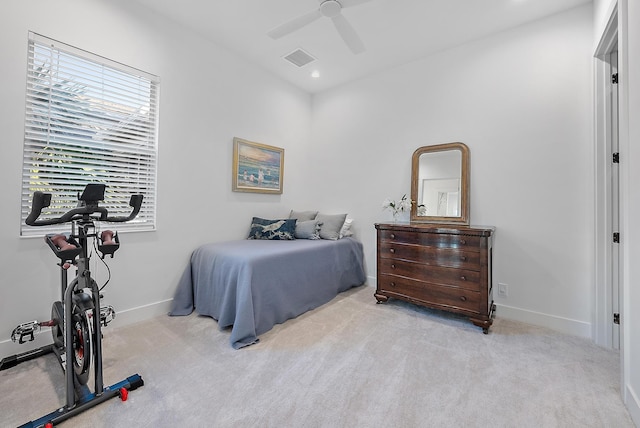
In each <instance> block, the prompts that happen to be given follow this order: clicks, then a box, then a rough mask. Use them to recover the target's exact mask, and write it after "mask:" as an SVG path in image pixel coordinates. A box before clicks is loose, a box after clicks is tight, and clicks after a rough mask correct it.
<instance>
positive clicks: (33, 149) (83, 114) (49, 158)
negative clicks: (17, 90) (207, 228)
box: [20, 33, 159, 236]
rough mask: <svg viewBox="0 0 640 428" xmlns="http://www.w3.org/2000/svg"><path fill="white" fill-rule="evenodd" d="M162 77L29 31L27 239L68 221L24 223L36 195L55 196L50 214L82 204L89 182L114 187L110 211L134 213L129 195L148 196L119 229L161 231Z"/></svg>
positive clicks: (110, 189) (24, 197)
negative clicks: (158, 180)
mask: <svg viewBox="0 0 640 428" xmlns="http://www.w3.org/2000/svg"><path fill="white" fill-rule="evenodd" d="M158 86H159V79H158V78H157V77H156V76H153V75H150V74H148V73H145V72H142V71H140V70H136V69H133V68H131V67H127V66H125V65H122V64H119V63H116V62H114V61H111V60H108V59H106V58H102V57H99V56H97V55H94V54H91V53H89V52H86V51H82V50H80V49H77V48H74V47H72V46H68V45H65V44H63V43H60V42H57V41H54V40H51V39H48V38H46V37H43V36H40V35H38V34H35V33H29V52H28V67H27V90H26V114H25V137H24V159H23V169H22V171H23V173H22V215H21V228H20V232H21V233H20V234H21V236H42V235H43V234H45V233H48V232H49V231H59V230H60V226H59V225H58V226H51V227H49V226H43V227H31V226H27V225H26V224H25V223H24V220H25V218H26V217H27V216H28V214H29V211H30V209H31V198H32V195H33V192H35V191H36V190H40V191H42V192H45V193H51V194H52V199H51V206H49V207H47V208H45V209H43V212H42V216H43V218H44V217H56V216H60V215H62V214H63V213H64V212H66V211H68V210H69V209H71V208H73V207H75V206H76V205H77V195H78V192H81V191H82V189H83V188H84V186H85V185H86V184H87V183H104V184H106V186H107V190H106V192H105V201H104V206H105V207H107V208H108V209H109V215H110V216H111V215H114V216H115V215H118V216H119V215H128V213H129V212H131V208H130V207H129V197H130V196H131V195H132V194H135V193H141V194H143V195H144V201H143V204H142V208H141V210H140V214H139V215H138V216H137V217H136V218H135V219H134V220H132V221H131V222H128V223H121V224H119V225H118V230H154V229H155V211H156V209H155V206H156V167H157V104H158Z"/></svg>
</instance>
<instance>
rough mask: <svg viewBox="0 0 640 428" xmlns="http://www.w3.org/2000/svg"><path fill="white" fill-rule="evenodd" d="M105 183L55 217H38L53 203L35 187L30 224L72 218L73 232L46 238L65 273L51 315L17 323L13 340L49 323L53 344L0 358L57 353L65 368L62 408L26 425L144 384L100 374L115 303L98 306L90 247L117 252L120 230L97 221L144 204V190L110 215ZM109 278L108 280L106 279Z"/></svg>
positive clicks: (11, 360)
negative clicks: (71, 272)
mask: <svg viewBox="0 0 640 428" xmlns="http://www.w3.org/2000/svg"><path fill="white" fill-rule="evenodd" d="M104 192H105V185H104V184H88V185H87V186H86V187H85V188H84V190H83V192H82V194H81V195H80V194H79V195H78V204H77V207H76V208H72V209H71V210H69V211H68V212H66V213H65V214H63V215H62V216H60V217H56V218H49V219H38V218H39V217H40V215H41V213H42V209H43V208H46V207H48V206H49V205H50V204H51V194H50V193H42V192H39V191H37V192H34V194H33V202H32V207H31V212H30V213H29V215H28V217H27V218H26V220H25V222H26V223H27V224H28V225H30V226H47V225H54V224H64V223H71V233H70V234H69V235H65V234H48V235H46V236H45V242H46V243H47V245H48V246H49V247H50V248H51V250H52V251H53V253H54V254H55V256H56V257H57V258H58V259H59V263H58V266H60V274H61V298H60V301H56V302H54V303H53V306H52V308H51V319H50V320H48V321H43V322H38V321H30V322H26V323H23V324H20V325H19V326H17V327H16V328H15V329H14V330H13V332H12V334H11V340H12V341H14V342H16V341H17V342H18V343H21V344H22V343H25V342H27V341H32V340H34V333H36V332H37V331H39V330H40V328H41V327H51V333H52V336H53V343H52V344H50V345H47V346H43V347H41V348H38V349H35V350H33V351H28V352H24V353H22V354H17V355H13V356H10V357H6V358H4V359H2V361H0V370H5V369H8V368H11V367H14V366H16V365H18V364H20V363H22V362H25V361H28V360H31V359H34V358H37V357H40V356H42V355H46V354H49V353H54V354H55V355H56V357H57V359H58V362H59V363H60V365H61V366H62V370H63V371H64V373H65V381H66V388H65V392H66V404H65V406H64V407H61V408H59V409H56V410H54V411H53V412H51V413H49V414H47V415H44V416H42V417H41V418H39V419H37V420H35V421H31V422H28V423H26V424H24V425H22V426H23V427H45V428H51V427H53V426H54V424H57V423H59V422H62V421H64V420H67V419H69V418H71V417H73V416H75V415H77V414H79V413H81V412H83V411H85V410H87V409H89V408H91V407H94V406H96V405H98V404H100V403H103V402H104V401H106V400H109V399H111V398H114V397H120V399H121V400H122V401H125V400H127V397H128V393H129V391H133V390H135V389H137V388H139V387H141V386H143V385H144V381H143V380H142V377H140V375H138V374H134V375H132V376H129V377H128V378H126V379H125V380H122V381H120V382H118V383H115V384H113V385H111V386H107V387H105V386H104V384H103V373H102V331H101V328H102V327H106V326H107V324H109V323H110V322H111V321H112V320H113V319H114V318H115V315H116V314H115V310H114V309H113V307H112V306H105V307H101V306H100V298H101V295H100V292H101V290H102V289H103V288H104V286H105V285H106V283H105V284H104V285H103V286H102V288H99V287H98V284H97V283H96V281H95V280H94V279H93V278H92V276H91V271H90V270H89V262H90V248H89V244H90V243H91V241H92V240H93V242H94V245H95V244H97V251H98V252H99V253H101V258H102V259H103V260H104V258H105V257H106V256H110V257H113V256H114V253H115V252H116V251H117V250H118V248H119V247H120V239H119V237H118V234H117V233H116V232H113V231H110V230H104V231H102V232H101V233H98V230H97V228H96V222H98V221H104V222H111V223H117V222H126V221H130V220H132V219H133V218H135V217H136V216H137V215H138V213H139V211H140V207H141V205H142V198H143V196H142V195H132V196H131V199H130V201H129V206H131V207H132V211H131V213H130V214H129V215H128V216H116V217H113V216H109V212H108V211H107V209H106V208H104V207H101V206H99V202H100V201H102V200H104ZM71 266H75V267H76V270H77V275H76V277H75V278H74V279H73V280H72V281H71V282H70V283H69V282H68V275H67V271H68V269H69V268H70V267H71ZM107 282H108V281H107ZM92 362H93V367H94V369H93V373H94V389H93V393H92V392H91V391H90V389H89V387H88V386H87V384H88V381H89V378H90V372H91V369H90V368H91V364H92Z"/></svg>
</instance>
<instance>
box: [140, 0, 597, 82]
mask: <svg viewBox="0 0 640 428" xmlns="http://www.w3.org/2000/svg"><path fill="white" fill-rule="evenodd" d="M133 1H135V2H138V3H140V4H143V5H144V6H146V7H148V8H150V9H153V10H155V11H156V12H158V13H160V14H162V15H166V16H168V17H170V18H171V19H173V20H175V21H177V22H179V23H181V24H183V25H186V26H188V27H189V28H191V29H193V30H194V31H196V32H198V33H200V34H202V35H204V36H205V37H207V38H208V39H210V40H211V41H213V42H215V43H216V44H217V45H219V46H222V47H223V48H225V49H227V50H229V51H232V52H235V53H236V54H238V55H240V56H242V57H244V58H246V59H248V60H249V61H251V62H253V63H255V64H258V65H260V66H262V67H263V68H265V69H267V70H270V71H271V72H272V73H274V74H276V75H278V76H280V77H281V78H283V79H285V80H287V81H289V82H291V83H292V84H294V85H296V86H298V87H299V88H301V89H303V90H305V91H307V92H309V93H316V92H319V91H323V90H326V89H328V88H331V87H334V86H337V85H340V84H342V83H345V82H348V81H351V80H355V79H358V78H361V77H363V76H366V75H368V74H372V73H375V72H378V71H381V70H384V69H387V68H391V67H394V66H397V65H400V64H404V63H407V62H410V61H413V60H416V59H419V58H422V57H425V56H427V55H429V54H431V53H434V52H437V51H439V50H442V49H446V48H449V47H453V46H456V45H460V44H462V43H465V42H468V41H471V40H474V39H477V38H480V37H484V36H487V35H489V34H492V33H495V32H498V31H502V30H505V29H508V28H512V27H516V26H518V25H522V24H524V23H527V22H531V21H534V20H537V19H540V18H543V17H545V16H549V15H552V14H555V13H558V12H561V11H564V10H567V9H570V8H573V7H576V6H579V5H582V4H587V3H591V2H592V0H371V1H370V2H367V3H364V4H360V5H357V6H353V7H350V8H346V9H343V10H342V14H343V16H344V17H345V18H346V19H347V20H348V21H349V22H350V23H351V25H352V26H353V27H354V28H355V30H356V32H357V33H358V35H359V36H360V38H361V39H362V41H363V42H364V45H365V48H366V51H365V52H364V53H361V54H358V55H354V54H353V53H351V51H349V49H348V48H347V47H346V45H345V44H344V42H343V41H342V39H341V38H340V36H339V35H338V33H337V31H336V29H335V28H334V26H333V23H332V22H331V20H330V19H328V18H325V17H322V18H320V19H318V20H317V21H315V22H313V23H311V24H310V25H308V26H306V27H304V28H303V29H300V30H298V31H296V32H294V33H291V34H289V35H287V36H284V37H282V38H280V39H278V40H274V39H272V38H270V37H269V36H267V32H268V31H269V30H272V29H273V28H275V27H277V26H279V25H281V24H283V23H285V22H287V21H289V20H291V19H293V18H296V17H298V16H300V15H303V14H305V13H307V12H310V11H312V10H314V9H317V8H318V7H319V4H320V3H321V2H322V1H323V0H180V1H176V0H133ZM338 1H339V0H338ZM298 48H301V49H303V50H305V51H306V52H308V53H309V54H311V55H312V56H313V57H315V58H316V60H315V61H313V62H311V63H310V64H308V65H306V66H304V67H301V68H299V67H297V66H295V65H293V64H291V63H289V62H288V61H285V60H284V59H283V57H284V56H285V55H287V54H289V53H291V52H292V51H294V50H296V49H298ZM313 70H318V71H319V72H320V74H321V76H320V78H318V79H313V78H311V76H310V75H311V72H312V71H313Z"/></svg>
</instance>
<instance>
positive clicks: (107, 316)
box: [100, 305, 116, 327]
mask: <svg viewBox="0 0 640 428" xmlns="http://www.w3.org/2000/svg"><path fill="white" fill-rule="evenodd" d="M115 317H116V311H115V309H113V306H111V305H109V306H103V307H101V308H100V323H101V324H102V325H103V326H105V327H106V326H107V324H109V323H110V322H111V321H113V320H114V319H115Z"/></svg>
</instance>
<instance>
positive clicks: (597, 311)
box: [592, 6, 623, 348]
mask: <svg viewBox="0 0 640 428" xmlns="http://www.w3.org/2000/svg"><path fill="white" fill-rule="evenodd" d="M617 43H618V9H617V6H616V7H615V8H614V9H613V11H612V13H611V15H610V17H609V21H608V23H607V26H606V28H605V31H604V33H603V36H602V38H601V39H600V42H599V43H598V46H597V48H596V51H595V53H594V78H595V97H594V98H595V111H594V114H595V117H594V125H595V126H594V170H595V174H594V176H595V183H594V184H595V198H594V202H595V207H594V208H595V211H594V212H595V234H594V240H595V242H594V250H595V254H594V258H595V263H594V280H595V293H594V321H593V328H592V339H593V341H594V342H595V343H597V344H598V345H601V346H605V347H608V348H614V346H615V345H617V343H618V340H620V341H621V340H622V338H617V337H615V338H614V334H616V333H615V332H617V334H618V335H619V334H620V329H619V328H614V323H613V308H614V302H613V295H614V290H613V286H614V285H613V284H612V277H613V269H612V267H613V263H614V254H613V251H612V248H611V242H612V238H613V232H614V231H613V230H612V224H613V219H612V210H611V207H612V204H613V201H614V196H613V194H612V180H611V176H612V160H611V153H612V150H611V146H612V137H611V136H612V132H613V129H614V128H613V127H614V126H615V125H614V124H613V123H612V120H611V112H612V105H611V96H610V93H611V86H612V83H611V74H612V67H611V64H610V54H611V52H612V51H613V50H614V48H615V47H616V46H617ZM622 250H623V246H622V245H620V247H619V249H618V252H619V254H618V256H619V257H620V260H622ZM619 266H621V265H620V264H619ZM621 277H622V272H621V271H620V272H619V273H618V278H621ZM615 286H618V287H619V284H616V285H615ZM616 294H618V295H619V296H622V294H621V293H619V292H618V293H616ZM616 306H617V305H616ZM621 306H622V302H620V307H621Z"/></svg>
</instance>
